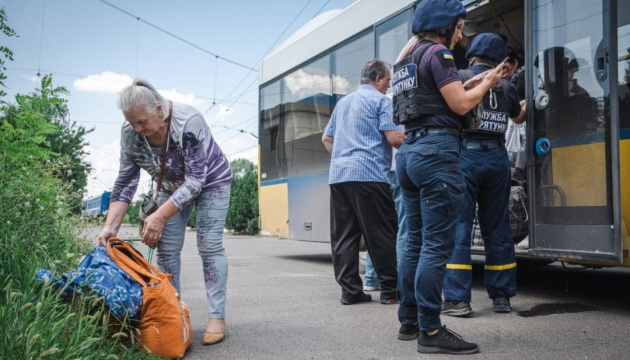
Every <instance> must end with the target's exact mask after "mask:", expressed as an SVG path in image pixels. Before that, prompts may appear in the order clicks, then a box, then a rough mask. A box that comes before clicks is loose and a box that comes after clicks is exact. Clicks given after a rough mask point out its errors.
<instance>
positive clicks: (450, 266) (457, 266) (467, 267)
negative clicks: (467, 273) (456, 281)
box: [446, 264, 472, 270]
mask: <svg viewBox="0 0 630 360" xmlns="http://www.w3.org/2000/svg"><path fill="white" fill-rule="evenodd" d="M446 268H447V269H453V270H472V265H465V264H446Z"/></svg>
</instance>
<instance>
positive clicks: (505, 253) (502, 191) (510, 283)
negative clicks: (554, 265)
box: [443, 140, 516, 302]
mask: <svg viewBox="0 0 630 360" xmlns="http://www.w3.org/2000/svg"><path fill="white" fill-rule="evenodd" d="M493 141H497V140H493ZM498 143H499V144H500V146H494V147H485V148H484V146H477V145H478V144H481V145H483V141H482V140H481V141H480V140H474V141H470V142H468V141H466V140H464V149H463V150H462V154H461V165H462V171H463V172H464V178H465V179H466V202H465V204H464V206H463V209H462V213H461V217H460V220H459V223H458V224H457V232H456V236H455V250H454V251H453V255H452V257H451V258H450V259H449V261H448V263H447V264H446V278H445V280H444V290H443V291H444V300H446V301H465V302H470V299H471V287H472V265H471V264H472V261H471V255H470V246H471V233H472V228H473V218H474V216H475V205H476V204H478V206H479V210H478V215H477V216H478V218H479V228H480V230H481V236H482V238H483V245H484V248H485V253H486V265H485V274H484V282H485V286H486V290H487V291H488V295H489V296H490V298H491V299H494V298H495V297H496V296H497V295H498V294H499V293H502V294H503V295H505V296H507V297H512V296H514V295H515V294H516V255H515V251H514V241H513V240H512V230H511V228H510V214H509V202H510V186H511V179H510V177H511V176H510V162H509V159H508V153H507V151H506V149H505V147H504V146H503V141H498ZM467 147H468V148H467Z"/></svg>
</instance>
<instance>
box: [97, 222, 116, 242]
mask: <svg viewBox="0 0 630 360" xmlns="http://www.w3.org/2000/svg"><path fill="white" fill-rule="evenodd" d="M117 234H118V229H116V228H115V227H114V226H111V225H105V226H104V227H103V230H101V232H100V233H99V234H98V244H99V245H100V246H105V245H107V240H108V239H110V238H113V237H116V235H117Z"/></svg>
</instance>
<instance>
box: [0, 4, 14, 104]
mask: <svg viewBox="0 0 630 360" xmlns="http://www.w3.org/2000/svg"><path fill="white" fill-rule="evenodd" d="M6 21H7V14H6V13H5V12H4V8H0V30H2V33H3V34H4V35H5V36H6V37H12V36H17V34H16V33H15V31H14V30H13V29H11V28H10V27H9V25H7V24H5V22H6ZM0 55H1V56H0V104H1V103H2V100H3V98H4V97H5V96H6V92H5V91H4V90H2V89H1V88H5V87H6V85H4V81H5V80H6V79H7V75H6V74H5V73H4V72H5V71H6V69H7V68H6V66H5V65H4V64H5V59H8V60H11V61H13V52H12V51H11V49H9V48H7V47H6V46H4V45H0Z"/></svg>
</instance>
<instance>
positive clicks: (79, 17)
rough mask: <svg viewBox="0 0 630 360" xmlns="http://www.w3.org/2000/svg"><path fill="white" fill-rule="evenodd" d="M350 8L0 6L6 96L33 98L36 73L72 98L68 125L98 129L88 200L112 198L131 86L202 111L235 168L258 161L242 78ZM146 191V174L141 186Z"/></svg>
mask: <svg viewBox="0 0 630 360" xmlns="http://www.w3.org/2000/svg"><path fill="white" fill-rule="evenodd" d="M354 1H355V0H274V1H258V0H241V1H217V0H187V1H166V0H134V1H129V0H128V1H123V0H103V1H101V0H0V7H2V8H4V10H5V12H6V15H7V18H8V19H7V24H8V25H9V26H10V27H12V28H13V29H14V30H15V31H16V32H17V34H18V37H14V38H9V39H7V38H6V37H3V38H2V40H1V42H2V44H3V45H6V46H7V47H8V48H9V49H11V50H12V51H13V53H14V61H12V62H11V61H8V62H7V72H6V74H7V76H8V79H7V81H6V82H5V84H6V85H7V87H8V89H5V91H7V93H8V94H9V95H8V100H9V101H10V102H11V101H12V99H13V96H14V95H15V94H16V93H29V92H32V91H33V90H34V89H35V88H37V87H39V79H38V78H37V73H38V70H39V72H40V74H42V75H44V74H52V76H53V82H54V84H55V85H56V86H64V87H66V88H67V89H68V90H69V91H70V96H68V102H69V107H70V118H71V120H73V121H76V122H77V123H78V124H80V125H82V126H84V127H86V128H92V127H93V128H94V132H93V133H91V134H89V135H88V136H87V141H88V142H89V143H90V146H89V147H88V148H87V150H88V151H89V152H90V155H89V156H88V157H87V159H88V160H89V161H90V162H91V163H92V165H93V167H94V171H93V172H92V174H91V175H90V177H89V182H88V194H87V195H88V196H93V195H96V194H100V193H101V192H103V191H104V190H106V189H109V188H111V186H112V185H113V182H114V180H115V178H116V173H117V170H118V152H119V136H120V125H121V123H122V121H124V118H123V116H122V114H121V112H120V110H119V109H118V108H117V106H116V99H117V93H118V91H120V89H121V88H122V87H123V86H125V85H128V84H130V83H131V81H132V79H133V78H134V77H141V78H144V79H146V80H148V81H149V82H151V83H152V84H153V85H154V86H155V87H156V88H157V89H158V90H160V91H161V92H162V93H163V94H164V95H165V96H167V97H168V98H170V99H172V100H175V101H182V102H186V103H189V104H191V105H193V106H195V107H196V108H197V109H199V110H200V111H201V112H202V114H204V116H205V118H206V121H207V122H208V124H209V125H210V126H211V128H212V132H213V134H214V136H215V138H216V139H217V141H218V143H219V145H220V146H221V148H222V149H223V150H224V152H225V153H226V154H228V157H229V158H230V159H231V160H233V159H236V158H239V157H242V158H247V159H250V160H252V161H256V160H257V155H256V154H257V153H256V152H257V148H256V145H257V143H258V140H257V139H256V138H255V137H254V136H252V134H254V135H256V136H257V135H258V127H257V125H258V122H257V116H258V115H257V113H258V73H257V72H256V71H252V70H250V69H247V68H253V69H256V70H257V69H258V64H259V61H260V59H261V58H262V57H263V55H264V54H266V53H267V54H269V53H270V51H271V50H273V48H276V47H278V45H280V44H281V43H282V42H283V41H284V40H286V39H287V38H288V37H290V36H291V35H292V34H293V33H295V32H296V31H298V30H299V29H300V28H302V27H303V26H305V24H306V26H309V25H308V24H307V23H309V21H311V20H312V19H313V18H314V17H315V16H316V15H317V14H322V13H325V12H327V11H334V10H337V9H343V8H345V7H347V6H348V5H350V4H351V3H353V2H354ZM108 4H111V5H113V6H115V7H117V8H120V9H123V10H124V11H125V12H127V13H130V14H132V15H134V16H135V17H132V16H130V15H128V14H126V13H125V12H122V11H120V10H118V9H116V8H114V7H112V6H110V5H108ZM320 9H321V10H320ZM136 17H139V18H140V20H137V19H136ZM147 23H149V24H147ZM310 24H312V22H311V23H310ZM154 26H155V27H158V28H160V29H163V30H165V31H167V32H169V33H171V34H174V35H176V36H177V37H179V38H181V39H184V40H185V41H187V42H189V43H191V44H194V45H195V46H197V47H199V48H201V49H203V50H200V49H198V48H196V47H195V46H192V45H190V44H187V43H186V42H184V41H181V40H179V39H176V38H174V37H173V36H171V35H168V34H166V33H165V32H163V31H161V30H159V29H156V28H155V27H154ZM285 30H286V31H285ZM283 32H284V33H283ZM274 43H275V45H274ZM204 50H205V51H204ZM207 52H209V53H212V54H215V55H218V56H219V60H218V61H217V59H216V57H215V56H213V55H211V54H208V53H207ZM223 59H226V60H229V61H233V62H236V63H238V64H240V65H242V66H239V65H236V64H233V63H230V62H228V61H226V60H223ZM213 102H214V103H215V105H214V106H213ZM239 130H243V132H241V131H239ZM250 133H252V134H250ZM148 182H149V180H148V176H146V174H144V175H143V177H142V180H141V185H143V186H146V185H148ZM139 192H140V191H139Z"/></svg>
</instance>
